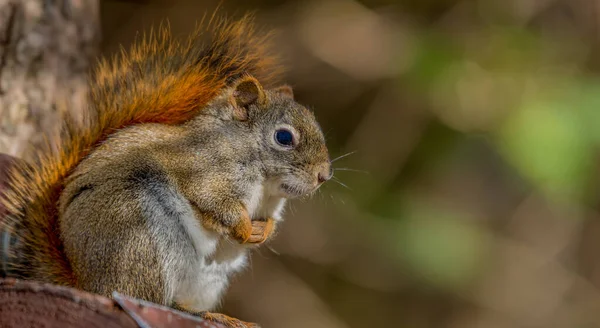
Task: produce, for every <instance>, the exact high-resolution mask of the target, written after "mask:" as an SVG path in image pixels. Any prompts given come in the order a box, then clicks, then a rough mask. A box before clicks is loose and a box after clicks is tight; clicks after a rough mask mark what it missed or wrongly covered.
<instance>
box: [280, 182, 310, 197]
mask: <svg viewBox="0 0 600 328" xmlns="http://www.w3.org/2000/svg"><path fill="white" fill-rule="evenodd" d="M279 188H280V189H281V191H282V192H283V193H284V194H285V195H286V196H287V197H288V198H296V197H301V196H304V195H306V194H307V192H306V191H305V190H304V188H299V187H297V186H292V185H289V184H287V183H282V184H281V185H280V186H279Z"/></svg>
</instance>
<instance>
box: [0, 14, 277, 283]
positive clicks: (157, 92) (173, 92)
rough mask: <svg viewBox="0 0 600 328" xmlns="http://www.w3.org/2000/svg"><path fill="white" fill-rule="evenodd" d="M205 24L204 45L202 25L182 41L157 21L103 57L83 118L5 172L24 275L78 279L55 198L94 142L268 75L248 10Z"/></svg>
mask: <svg viewBox="0 0 600 328" xmlns="http://www.w3.org/2000/svg"><path fill="white" fill-rule="evenodd" d="M205 30H208V31H211V34H212V41H211V42H209V43H208V44H206V46H202V45H201V44H200V43H199V40H200V39H201V36H203V35H202V34H203V33H202V30H201V29H198V30H197V31H195V32H194V33H193V34H192V36H191V37H190V38H189V39H188V40H187V41H186V42H184V43H180V42H178V41H175V40H173V39H172V37H171V36H170V32H169V29H168V28H162V29H160V31H159V32H158V33H152V32H151V34H150V36H149V37H146V38H144V39H143V40H142V41H141V42H140V43H139V44H137V45H134V46H133V47H132V48H131V50H130V51H129V52H128V53H126V52H123V53H122V54H121V55H120V56H118V57H117V58H115V59H113V61H111V62H108V61H105V60H103V61H101V62H100V64H99V68H98V69H97V70H96V71H95V74H94V78H93V79H92V82H91V92H90V106H89V108H87V109H86V110H85V112H84V120H83V123H81V122H79V123H75V120H74V119H71V118H66V119H65V124H64V126H63V127H62V130H61V132H60V133H58V134H56V135H53V136H51V137H49V141H48V146H47V147H46V149H43V150H36V153H35V154H34V157H35V160H34V161H33V163H32V164H33V165H32V167H31V168H29V167H27V168H26V167H18V168H17V169H15V170H13V171H12V172H11V176H10V186H11V187H10V189H9V190H8V191H7V192H6V193H5V195H4V197H2V199H0V202H1V204H2V205H4V206H5V207H6V208H7V210H8V213H9V215H8V216H6V217H5V218H0V220H1V221H0V230H2V229H6V230H9V231H11V232H12V233H15V234H16V235H17V236H18V237H19V239H20V240H21V241H22V242H23V243H24V244H25V245H26V246H27V249H29V250H30V251H29V252H24V253H25V254H19V255H20V256H24V257H25V258H26V259H27V260H28V264H29V267H23V268H21V270H22V271H23V272H25V276H26V277H28V278H31V279H36V280H42V281H47V282H51V283H56V284H61V285H70V286H77V282H76V280H75V278H74V276H73V273H72V270H71V267H70V264H69V262H68V260H67V259H66V256H65V254H64V253H63V247H62V242H61V240H60V238H59V232H58V229H57V227H58V213H57V202H58V199H59V196H60V193H61V191H62V189H63V185H64V182H65V181H66V180H67V179H68V177H69V175H70V173H71V172H72V171H73V169H74V168H75V167H76V166H77V165H78V164H79V163H80V162H81V161H82V159H83V158H85V157H86V156H87V154H89V153H90V152H91V151H92V150H94V148H95V147H96V146H97V145H98V144H99V143H101V142H102V141H103V140H105V139H106V138H107V137H108V136H110V135H111V134H112V133H114V132H115V131H117V130H118V129H121V128H123V127H127V126H130V125H134V124H139V123H145V122H159V123H164V124H179V123H181V122H184V121H186V120H188V119H190V118H191V117H193V116H194V115H196V114H197V113H198V111H199V110H201V109H202V108H203V107H205V105H206V104H207V103H208V102H210V101H211V100H212V99H214V98H215V96H217V95H218V94H219V93H220V92H221V91H222V90H223V89H224V88H225V87H226V86H227V85H228V84H230V83H231V82H232V81H233V80H235V79H236V78H238V77H240V76H242V75H245V74H249V75H252V76H254V77H256V78H257V79H258V80H259V81H261V83H263V84H271V83H272V82H273V81H272V79H273V78H274V77H275V76H276V74H277V73H278V66H277V65H276V64H275V58H274V57H273V56H270V55H269V54H267V51H266V50H267V45H268V42H267V39H268V37H269V34H267V35H258V34H257V33H255V29H254V27H253V25H252V19H251V18H250V17H248V16H246V17H245V18H243V19H242V20H239V21H237V22H233V23H229V22H227V21H225V20H221V21H219V22H214V21H213V20H212V19H211V22H209V23H208V26H207V27H206V28H205ZM19 224H24V225H25V229H23V228H16V227H17V226H18V225H19Z"/></svg>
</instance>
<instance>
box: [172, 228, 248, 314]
mask: <svg viewBox="0 0 600 328" xmlns="http://www.w3.org/2000/svg"><path fill="white" fill-rule="evenodd" d="M191 220H193V219H190V223H192V224H193V223H194V222H193V221H191ZM188 233H189V234H190V237H191V238H192V242H193V243H194V249H195V251H194V252H193V253H187V254H188V256H187V257H186V258H185V259H183V261H181V262H180V265H179V266H178V267H179V270H178V274H177V275H176V276H175V277H173V278H174V279H172V280H171V282H172V284H173V289H172V290H173V292H174V293H173V300H174V301H176V302H177V303H179V304H184V305H186V307H188V308H191V309H195V310H198V311H205V310H210V309H212V308H214V307H215V306H217V305H218V302H219V301H220V299H221V297H222V295H223V292H224V291H225V289H226V288H227V286H228V284H229V278H230V277H231V275H232V274H233V273H236V272H239V271H241V270H242V269H243V268H244V267H245V266H246V264H247V249H246V248H245V247H243V246H241V245H239V244H235V243H232V242H230V241H228V240H225V239H223V238H221V237H219V236H217V235H215V234H213V233H211V232H209V231H206V230H205V229H204V228H202V227H201V226H199V225H194V226H193V227H188ZM192 254H193V255H192Z"/></svg>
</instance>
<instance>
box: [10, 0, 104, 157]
mask: <svg viewBox="0 0 600 328" xmlns="http://www.w3.org/2000/svg"><path fill="white" fill-rule="evenodd" d="M98 12H99V5H98V1H97V0H57V1H46V0H0V152H1V153H7V154H10V155H13V156H17V157H22V156H23V155H24V153H25V151H26V148H27V145H28V142H31V144H32V145H33V146H36V145H39V144H41V143H42V142H43V135H42V134H40V133H39V131H49V129H50V128H52V127H53V126H56V123H57V122H58V120H59V113H60V111H61V110H60V109H58V108H66V107H68V108H73V109H75V110H76V111H79V110H81V109H83V108H84V107H85V100H86V92H87V74H88V72H89V69H90V63H91V62H92V60H93V59H94V58H95V56H96V53H97V49H98V45H99V39H100V38H99V36H100V24H99V17H98ZM63 101H65V102H68V106H57V103H58V102H63Z"/></svg>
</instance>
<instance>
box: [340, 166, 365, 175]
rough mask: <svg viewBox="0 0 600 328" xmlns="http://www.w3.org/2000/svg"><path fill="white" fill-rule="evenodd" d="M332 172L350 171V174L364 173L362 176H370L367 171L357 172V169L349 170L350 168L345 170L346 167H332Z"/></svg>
mask: <svg viewBox="0 0 600 328" xmlns="http://www.w3.org/2000/svg"><path fill="white" fill-rule="evenodd" d="M333 170H334V171H350V172H359V173H364V174H371V173H370V172H368V171H365V170H357V169H351V168H347V167H334V168H333Z"/></svg>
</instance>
